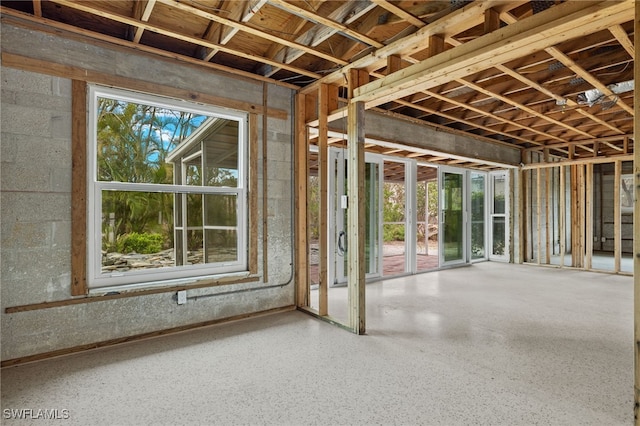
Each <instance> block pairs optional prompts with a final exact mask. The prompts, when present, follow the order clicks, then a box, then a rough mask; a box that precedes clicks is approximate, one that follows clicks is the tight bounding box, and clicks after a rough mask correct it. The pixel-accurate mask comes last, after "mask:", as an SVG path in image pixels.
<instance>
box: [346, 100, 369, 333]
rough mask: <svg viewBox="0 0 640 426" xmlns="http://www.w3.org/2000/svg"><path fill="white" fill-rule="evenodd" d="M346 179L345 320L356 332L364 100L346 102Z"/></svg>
mask: <svg viewBox="0 0 640 426" xmlns="http://www.w3.org/2000/svg"><path fill="white" fill-rule="evenodd" d="M347 135H348V136H347V138H348V142H347V152H348V174H347V179H348V181H349V183H348V187H347V194H348V199H349V208H348V211H347V229H348V232H347V241H348V248H349V250H348V252H347V255H348V256H347V259H348V280H347V283H348V284H347V285H348V290H349V324H350V326H351V329H352V330H353V332H354V333H356V334H364V333H365V331H366V326H365V319H366V317H365V264H364V259H365V257H364V240H365V229H364V224H365V192H364V103H363V102H349V107H348V113H347Z"/></svg>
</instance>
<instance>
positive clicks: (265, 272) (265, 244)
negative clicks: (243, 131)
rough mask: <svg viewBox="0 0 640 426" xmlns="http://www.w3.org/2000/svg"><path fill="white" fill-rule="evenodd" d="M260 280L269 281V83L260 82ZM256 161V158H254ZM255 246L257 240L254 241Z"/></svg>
mask: <svg viewBox="0 0 640 426" xmlns="http://www.w3.org/2000/svg"><path fill="white" fill-rule="evenodd" d="M262 108H263V110H264V113H263V114H262V212H263V213H262V280H263V282H265V283H267V282H269V254H268V253H269V239H268V235H269V215H268V213H267V212H268V211H269V197H268V194H269V175H268V169H269V162H268V156H267V146H268V145H269V144H268V134H269V132H268V129H269V113H268V112H269V85H267V83H263V84H262ZM256 161H257V160H256ZM256 170H257V164H256ZM256 247H257V241H256Z"/></svg>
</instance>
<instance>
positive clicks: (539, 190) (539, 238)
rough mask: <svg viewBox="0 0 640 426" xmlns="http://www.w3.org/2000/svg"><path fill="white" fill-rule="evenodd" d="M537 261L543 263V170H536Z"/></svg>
mask: <svg viewBox="0 0 640 426" xmlns="http://www.w3.org/2000/svg"><path fill="white" fill-rule="evenodd" d="M536 235H537V243H538V245H537V247H536V263H537V264H538V265H540V264H541V263H542V171H541V170H536Z"/></svg>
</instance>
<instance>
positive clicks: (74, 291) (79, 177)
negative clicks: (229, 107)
mask: <svg viewBox="0 0 640 426" xmlns="http://www.w3.org/2000/svg"><path fill="white" fill-rule="evenodd" d="M71 93H72V99H71V110H72V113H71V116H72V117H73V125H72V127H71V150H72V152H73V164H72V165H71V174H72V179H71V189H72V191H71V204H72V205H73V206H76V207H77V208H73V209H71V228H72V229H73V233H72V236H71V295H72V296H82V295H84V294H86V293H87V292H88V290H89V288H88V286H87V210H86V208H85V206H86V205H87V83H86V82H84V81H79V80H72V82H71ZM92 260H93V259H89V261H92Z"/></svg>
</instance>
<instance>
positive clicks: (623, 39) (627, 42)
mask: <svg viewBox="0 0 640 426" xmlns="http://www.w3.org/2000/svg"><path fill="white" fill-rule="evenodd" d="M609 31H611V34H613V36H614V37H615V38H616V40H618V43H620V44H621V45H622V47H624V49H625V50H626V51H627V53H629V55H630V56H631V59H634V60H635V59H636V51H635V49H634V47H633V42H632V41H631V39H629V36H628V35H627V32H626V31H625V30H624V28H622V25H614V26H612V27H609Z"/></svg>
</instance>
